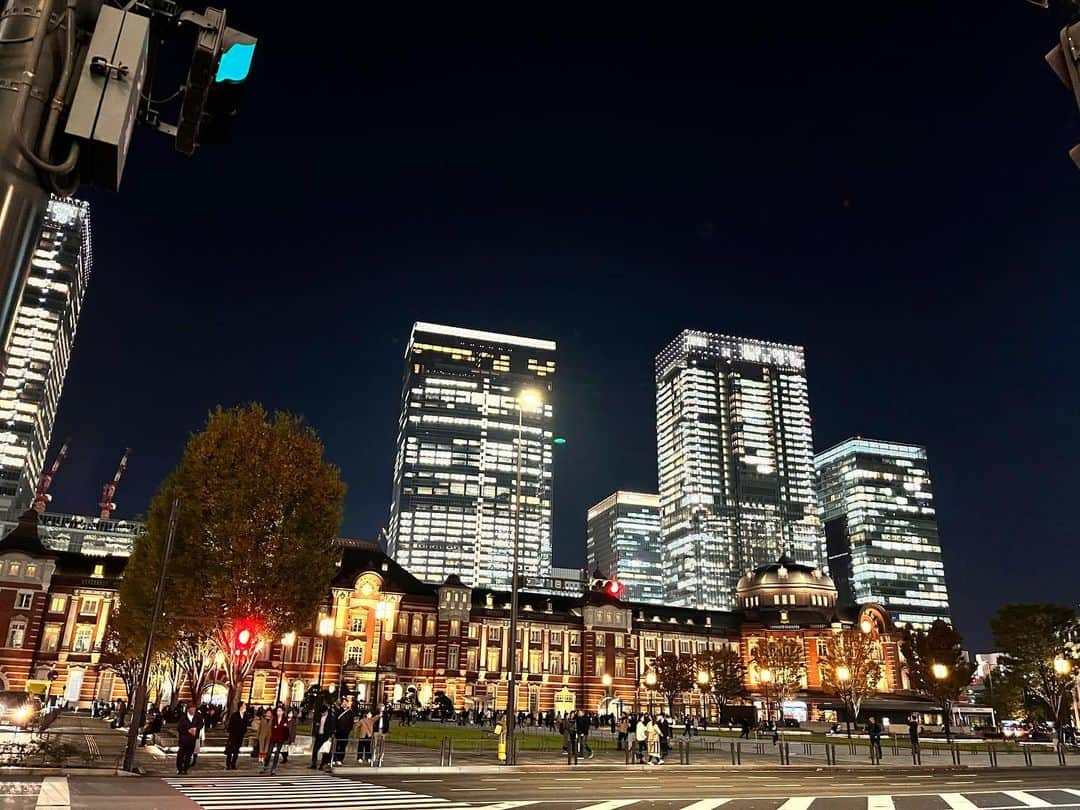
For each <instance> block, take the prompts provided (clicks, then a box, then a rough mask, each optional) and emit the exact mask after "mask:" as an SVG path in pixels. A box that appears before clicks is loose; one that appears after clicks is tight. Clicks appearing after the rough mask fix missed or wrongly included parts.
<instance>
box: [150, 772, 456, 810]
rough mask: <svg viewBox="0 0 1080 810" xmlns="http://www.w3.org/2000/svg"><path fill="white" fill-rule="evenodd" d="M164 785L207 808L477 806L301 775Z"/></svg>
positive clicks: (449, 809) (176, 780) (433, 809)
mask: <svg viewBox="0 0 1080 810" xmlns="http://www.w3.org/2000/svg"><path fill="white" fill-rule="evenodd" d="M164 781H165V783H166V784H168V785H169V786H170V787H172V788H173V789H175V790H176V791H178V792H179V793H181V794H183V795H184V796H186V797H187V798H189V799H191V800H192V801H193V802H195V803H196V804H197V805H199V806H200V807H203V808H205V809H206V810H252V808H263V807H265V808H282V810H309V808H310V810H319V809H320V808H331V807H336V808H349V810H465V808H473V809H475V807H476V805H474V804H469V803H465V802H455V801H451V800H449V799H440V798H437V797H435V796H425V795H423V794H421V793H412V792H410V791H408V790H397V789H396V788H390V787H384V786H382V785H371V784H367V783H365V782H354V781H351V780H349V779H339V778H337V777H334V776H330V775H329V774H311V775H310V776H308V775H299V776H294V777H290V776H259V775H252V776H220V777H214V776H205V777H191V776H188V777H183V776H177V777H171V778H166V779H165V780H164Z"/></svg>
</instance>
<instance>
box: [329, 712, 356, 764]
mask: <svg viewBox="0 0 1080 810" xmlns="http://www.w3.org/2000/svg"><path fill="white" fill-rule="evenodd" d="M355 722H356V712H355V711H354V710H353V709H352V708H351V707H350V706H349V699H348V698H342V699H341V711H339V712H338V713H337V715H336V716H335V717H334V759H333V763H334V765H343V764H345V749H346V748H348V746H349V735H351V734H352V730H353V724H354V723H355Z"/></svg>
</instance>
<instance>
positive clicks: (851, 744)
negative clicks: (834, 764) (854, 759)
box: [847, 740, 858, 756]
mask: <svg viewBox="0 0 1080 810" xmlns="http://www.w3.org/2000/svg"><path fill="white" fill-rule="evenodd" d="M847 746H848V753H849V754H851V755H852V756H855V754H857V753H858V751H856V750H855V741H854V740H848V744H847Z"/></svg>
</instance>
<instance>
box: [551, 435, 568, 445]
mask: <svg viewBox="0 0 1080 810" xmlns="http://www.w3.org/2000/svg"><path fill="white" fill-rule="evenodd" d="M551 442H552V444H566V439H564V438H563V437H562V436H556V437H555V438H554V439H552V440H551Z"/></svg>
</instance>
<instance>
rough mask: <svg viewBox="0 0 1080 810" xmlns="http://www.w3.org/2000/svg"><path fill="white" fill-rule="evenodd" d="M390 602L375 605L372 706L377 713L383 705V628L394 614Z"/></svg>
mask: <svg viewBox="0 0 1080 810" xmlns="http://www.w3.org/2000/svg"><path fill="white" fill-rule="evenodd" d="M392 610H393V609H392V608H391V606H390V603H389V602H384V601H383V600H381V599H380V600H379V601H378V603H376V605H375V683H373V684H372V686H371V705H372V707H373V708H374V709H375V711H379V710H380V708H379V705H380V704H381V703H382V700H381V699H380V695H379V666H380V664H381V662H382V633H383V630H382V627H383V622H385V621H387V620H388V619H389V618H390V616H391V613H392Z"/></svg>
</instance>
